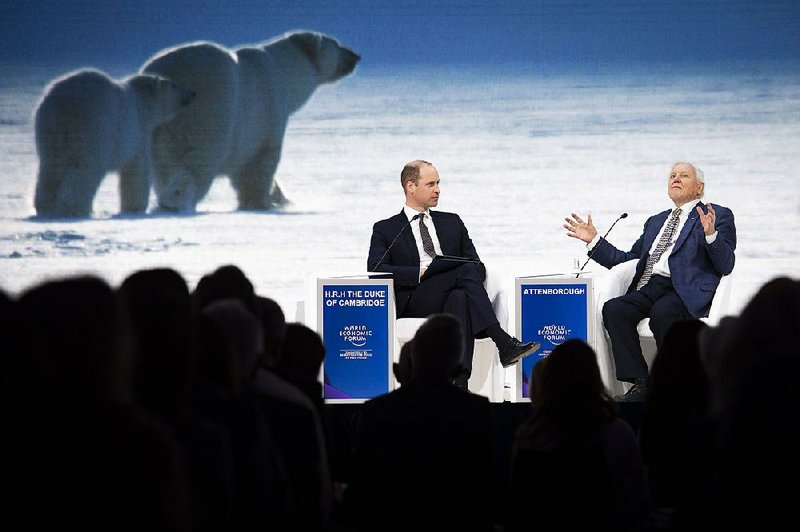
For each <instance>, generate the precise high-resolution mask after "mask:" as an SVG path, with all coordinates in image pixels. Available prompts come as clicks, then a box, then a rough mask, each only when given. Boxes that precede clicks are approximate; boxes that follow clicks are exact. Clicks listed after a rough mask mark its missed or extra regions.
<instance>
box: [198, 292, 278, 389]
mask: <svg viewBox="0 0 800 532" xmlns="http://www.w3.org/2000/svg"><path fill="white" fill-rule="evenodd" d="M202 314H203V315H204V316H207V317H209V318H211V320H212V321H213V322H215V323H216V324H218V325H219V327H220V330H221V332H222V334H223V337H224V338H225V341H226V342H227V345H228V346H229V348H230V349H231V350H232V351H233V354H234V355H235V357H236V369H237V371H238V376H237V378H238V380H239V381H240V382H241V383H245V384H246V383H249V382H250V380H251V378H252V376H253V372H254V371H255V369H256V367H258V363H259V360H260V359H261V354H262V352H263V350H264V332H263V331H262V329H261V323H260V322H259V320H258V318H256V317H255V316H254V315H253V313H252V312H250V311H249V310H247V308H246V307H245V305H244V304H243V303H242V301H241V300H239V299H234V298H229V299H220V300H217V301H214V302H211V303H209V304H208V305H207V306H206V307H205V308H204V309H203V311H202Z"/></svg>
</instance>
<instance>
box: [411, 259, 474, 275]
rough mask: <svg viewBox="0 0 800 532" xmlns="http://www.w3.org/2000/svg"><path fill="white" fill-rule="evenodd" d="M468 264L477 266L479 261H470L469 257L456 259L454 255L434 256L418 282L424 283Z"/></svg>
mask: <svg viewBox="0 0 800 532" xmlns="http://www.w3.org/2000/svg"><path fill="white" fill-rule="evenodd" d="M468 263H473V264H478V263H480V260H478V259H471V258H469V257H458V256H456V255H436V256H435V257H434V258H433V260H432V261H431V263H430V265H429V266H428V269H427V270H425V273H424V274H422V278H421V279H420V281H424V280H425V279H429V278H431V277H433V276H434V275H437V274H440V273H444V272H447V271H450V270H452V269H453V268H456V267H458V266H461V265H462V264H468Z"/></svg>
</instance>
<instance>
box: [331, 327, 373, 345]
mask: <svg viewBox="0 0 800 532" xmlns="http://www.w3.org/2000/svg"><path fill="white" fill-rule="evenodd" d="M339 336H341V337H342V338H343V339H344V341H345V342H349V343H351V344H353V346H354V347H362V346H364V345H366V343H367V340H368V339H369V338H370V337H371V336H372V329H370V328H369V327H367V326H366V325H345V326H344V327H342V329H341V330H340V331H339Z"/></svg>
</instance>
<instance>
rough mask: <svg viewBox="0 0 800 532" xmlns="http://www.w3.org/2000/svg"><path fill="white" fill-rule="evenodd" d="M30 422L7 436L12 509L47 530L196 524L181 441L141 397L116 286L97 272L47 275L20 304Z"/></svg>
mask: <svg viewBox="0 0 800 532" xmlns="http://www.w3.org/2000/svg"><path fill="white" fill-rule="evenodd" d="M15 310H16V318H17V320H16V324H15V325H16V327H17V329H18V332H19V338H20V340H21V341H20V347H21V349H22V352H21V355H22V359H23V360H24V362H25V363H24V366H23V367H22V368H20V369H21V371H22V374H21V375H20V378H21V379H22V380H23V382H25V385H26V393H25V396H24V398H23V400H24V409H25V412H26V416H27V418H26V423H24V425H21V426H19V427H18V430H16V431H14V432H13V433H11V434H8V435H6V436H5V437H4V440H5V441H6V442H8V440H9V439H11V438H14V439H15V444H16V445H17V449H16V452H15V453H14V454H13V457H12V456H11V455H7V454H5V453H4V458H6V459H7V460H8V461H9V462H10V463H7V464H5V465H6V466H7V467H3V480H4V482H6V483H7V484H6V486H7V487H13V489H11V490H5V493H6V495H5V496H4V503H5V508H6V509H7V511H6V512H5V513H4V518H6V519H7V520H8V522H9V523H24V528H28V529H31V530H46V529H53V528H64V527H69V528H74V527H78V528H80V529H82V530H123V531H124V530H131V531H133V530H138V531H140V530H154V529H159V530H187V529H188V526H189V525H190V520H189V516H188V496H187V488H186V478H185V476H184V474H183V469H182V467H181V462H180V456H179V451H178V448H177V446H176V445H175V443H174V441H173V440H172V439H171V437H170V436H169V435H168V434H167V432H165V431H164V430H163V428H162V426H161V425H160V424H159V423H157V422H155V421H153V420H152V419H151V418H149V417H148V416H147V415H146V414H145V413H144V412H143V411H142V410H140V409H139V408H138V407H136V406H135V405H134V404H133V402H132V401H131V394H130V389H129V383H128V381H127V375H128V359H127V354H126V350H127V349H126V348H127V346H128V338H127V337H126V336H125V335H124V332H125V330H126V328H127V323H126V321H125V318H124V313H121V312H120V310H119V306H118V303H117V299H116V295H115V293H114V291H113V290H112V288H111V287H110V286H109V285H108V284H107V283H106V282H105V281H103V280H101V279H99V278H96V277H92V276H81V277H72V278H66V279H63V280H53V281H45V282H43V283H41V284H39V285H37V286H34V287H32V288H30V289H28V290H26V291H25V292H23V293H22V295H21V296H20V297H19V299H18V301H17V304H16V309H15Z"/></svg>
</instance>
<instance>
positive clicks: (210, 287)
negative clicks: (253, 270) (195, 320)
mask: <svg viewBox="0 0 800 532" xmlns="http://www.w3.org/2000/svg"><path fill="white" fill-rule="evenodd" d="M192 295H193V298H194V300H195V306H196V308H197V309H198V310H203V309H204V308H205V307H206V306H208V305H209V304H210V303H212V302H214V301H218V300H220V299H230V298H233V299H238V300H239V301H241V302H242V303H243V304H244V306H245V308H247V310H249V311H250V312H252V313H253V314H256V315H257V313H258V311H257V303H256V294H255V289H254V288H253V283H251V282H250V279H248V278H247V276H246V275H245V273H244V272H243V271H242V270H241V269H240V268H239V267H238V266H234V265H232V264H228V265H225V266H220V267H219V268H217V269H216V270H214V271H213V272H211V273H208V274H206V275H204V276H203V277H201V278H200V281H198V283H197V286H196V287H195V289H194V292H193V294H192Z"/></svg>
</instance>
